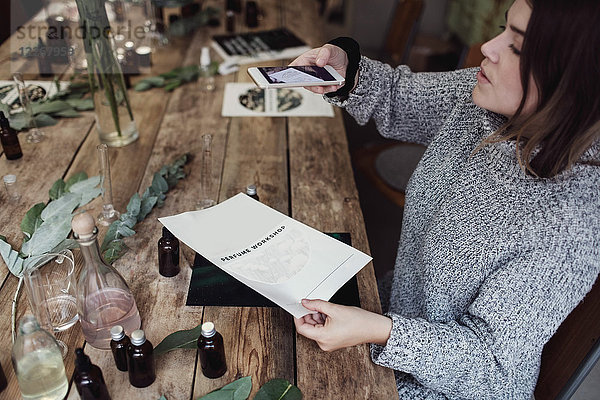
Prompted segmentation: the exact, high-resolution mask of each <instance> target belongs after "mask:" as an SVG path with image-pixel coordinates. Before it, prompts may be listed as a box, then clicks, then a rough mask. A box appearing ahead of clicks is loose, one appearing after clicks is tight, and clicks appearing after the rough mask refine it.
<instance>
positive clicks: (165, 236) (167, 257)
mask: <svg viewBox="0 0 600 400" xmlns="http://www.w3.org/2000/svg"><path fill="white" fill-rule="evenodd" d="M158 272H159V273H160V274H161V275H162V276H166V277H171V276H175V275H177V274H178V273H179V240H178V239H177V238H176V237H175V236H174V235H173V234H172V233H171V232H170V231H169V230H168V229H167V228H166V227H164V226H163V228H162V237H161V238H160V239H158Z"/></svg>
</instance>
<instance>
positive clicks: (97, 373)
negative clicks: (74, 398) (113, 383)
mask: <svg viewBox="0 0 600 400" xmlns="http://www.w3.org/2000/svg"><path fill="white" fill-rule="evenodd" d="M73 381H74V382H75V386H76V387H77V393H79V396H80V397H81V400H111V397H110V394H109V393H108V389H107V387H106V382H104V376H102V370H100V368H99V367H98V366H97V365H94V364H92V362H91V361H90V358H89V357H88V356H87V355H86V354H85V353H84V352H83V349H80V348H79V349H75V376H74V377H73Z"/></svg>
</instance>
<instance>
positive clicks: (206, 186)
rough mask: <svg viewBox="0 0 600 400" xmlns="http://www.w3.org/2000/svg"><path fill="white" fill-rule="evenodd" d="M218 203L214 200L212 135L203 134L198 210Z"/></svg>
mask: <svg viewBox="0 0 600 400" xmlns="http://www.w3.org/2000/svg"><path fill="white" fill-rule="evenodd" d="M215 204H217V202H216V201H215V200H213V177H212V135H211V134H210V133H206V134H204V135H202V171H200V200H199V201H198V202H197V203H196V210H203V209H205V208H209V207H212V206H214V205H215Z"/></svg>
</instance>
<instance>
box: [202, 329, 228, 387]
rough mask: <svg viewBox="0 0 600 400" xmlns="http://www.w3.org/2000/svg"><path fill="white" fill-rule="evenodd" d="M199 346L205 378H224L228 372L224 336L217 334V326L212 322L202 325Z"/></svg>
mask: <svg viewBox="0 0 600 400" xmlns="http://www.w3.org/2000/svg"><path fill="white" fill-rule="evenodd" d="M197 345H198V351H199V353H200V366H201V367H202V373H203V374H204V376H206V377H207V378H211V379H214V378H219V377H221V376H223V375H224V374H225V372H227V363H226V361H225V348H224V346H223V336H221V334H220V333H219V332H217V330H216V329H215V324H213V323H212V322H205V323H203V324H202V333H201V334H200V337H199V338H198V342H197Z"/></svg>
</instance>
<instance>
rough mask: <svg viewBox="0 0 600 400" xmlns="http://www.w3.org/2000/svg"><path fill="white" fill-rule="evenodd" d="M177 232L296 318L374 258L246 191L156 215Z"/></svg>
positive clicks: (179, 236) (176, 233)
mask: <svg viewBox="0 0 600 400" xmlns="http://www.w3.org/2000/svg"><path fill="white" fill-rule="evenodd" d="M158 220H159V221H160V222H161V223H162V224H163V225H164V226H165V227H167V229H168V230H169V231H171V233H173V235H175V236H176V237H177V238H179V240H181V241H182V242H184V243H185V244H186V245H188V246H189V247H191V248H192V249H194V250H195V251H196V252H198V253H200V254H202V255H203V256H204V257H206V258H207V259H208V260H209V261H211V262H212V263H213V264H215V265H216V266H218V267H219V268H221V269H223V270H224V271H225V272H227V273H228V274H230V275H231V276H233V277H234V278H236V279H237V280H239V281H240V282H242V283H244V284H245V285H247V286H249V287H251V288H252V289H254V290H256V291H257V292H259V293H260V294H262V295H263V296H265V297H267V298H268V299H269V300H271V301H273V302H274V303H276V304H277V305H279V306H280V307H281V308H283V309H284V310H286V311H287V312H289V313H290V314H292V315H293V316H294V317H296V318H300V317H302V316H303V315H306V314H309V313H310V311H309V310H307V309H306V308H304V307H303V306H302V304H301V303H300V301H301V300H302V299H304V298H311V299H323V300H329V299H330V298H331V296H333V295H334V294H335V292H337V291H338V289H339V288H341V287H342V286H343V285H344V283H346V282H347V281H348V280H349V279H350V278H352V277H353V276H354V275H355V274H356V273H357V272H358V271H360V270H361V269H362V268H363V267H364V266H365V265H367V263H369V261H371V257H370V256H368V255H366V254H364V253H363V252H361V251H358V250H356V249H354V248H353V247H351V246H348V245H347V244H345V243H342V242H340V241H338V240H336V239H334V238H332V237H330V236H328V235H325V234H324V233H322V232H319V231H317V230H316V229H313V228H311V227H309V226H307V225H304V224H302V223H301V222H298V221H296V220H294V219H292V218H290V217H288V216H287V215H285V214H282V213H280V212H278V211H276V210H274V209H272V208H270V207H268V206H266V205H264V204H262V203H260V202H258V201H256V200H254V199H252V198H251V197H249V196H247V195H246V194H244V193H239V194H237V195H236V196H234V197H232V198H230V199H228V200H226V201H224V202H222V203H220V204H218V205H216V206H214V207H211V208H207V209H204V210H199V211H190V212H186V213H183V214H178V215H173V216H170V217H163V218H159V219H158Z"/></svg>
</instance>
